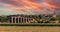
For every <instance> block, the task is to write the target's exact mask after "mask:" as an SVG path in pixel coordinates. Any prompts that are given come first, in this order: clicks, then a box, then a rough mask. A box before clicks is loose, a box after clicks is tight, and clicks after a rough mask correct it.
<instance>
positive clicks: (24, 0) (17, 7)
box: [0, 0, 60, 14]
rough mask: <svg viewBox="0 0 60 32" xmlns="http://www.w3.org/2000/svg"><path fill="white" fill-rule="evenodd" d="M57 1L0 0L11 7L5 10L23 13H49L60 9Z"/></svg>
mask: <svg viewBox="0 0 60 32" xmlns="http://www.w3.org/2000/svg"><path fill="white" fill-rule="evenodd" d="M59 3H60V0H0V4H2V5H4V6H6V7H9V8H11V10H5V11H11V12H16V13H21V12H22V13H23V14H40V13H43V14H47V13H48V14H49V13H52V11H54V10H55V11H56V10H58V9H60V4H59ZM24 12H25V13H24Z"/></svg>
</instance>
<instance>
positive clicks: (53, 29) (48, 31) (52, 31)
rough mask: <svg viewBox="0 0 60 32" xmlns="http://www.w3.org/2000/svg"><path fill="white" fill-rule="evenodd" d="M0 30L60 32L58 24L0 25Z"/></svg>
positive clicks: (7, 31)
mask: <svg viewBox="0 0 60 32" xmlns="http://www.w3.org/2000/svg"><path fill="white" fill-rule="evenodd" d="M0 32H60V27H59V26H0Z"/></svg>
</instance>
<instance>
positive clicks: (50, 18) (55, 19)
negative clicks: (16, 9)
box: [0, 15, 60, 23]
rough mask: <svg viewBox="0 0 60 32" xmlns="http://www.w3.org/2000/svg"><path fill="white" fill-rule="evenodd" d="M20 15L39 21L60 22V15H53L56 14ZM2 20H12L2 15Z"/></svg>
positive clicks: (0, 17) (0, 19)
mask: <svg viewBox="0 0 60 32" xmlns="http://www.w3.org/2000/svg"><path fill="white" fill-rule="evenodd" d="M9 16H11V15H9ZM17 16H18V15H17ZM20 16H23V17H31V18H34V19H35V20H36V21H37V23H60V15H56V17H53V16H54V15H20ZM0 22H1V23H9V22H10V20H9V19H8V16H0Z"/></svg>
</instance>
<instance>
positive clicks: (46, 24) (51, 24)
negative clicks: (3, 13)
mask: <svg viewBox="0 0 60 32" xmlns="http://www.w3.org/2000/svg"><path fill="white" fill-rule="evenodd" d="M0 26H60V23H30V24H28V23H27V24H26V23H22V24H21V23H20V24H0Z"/></svg>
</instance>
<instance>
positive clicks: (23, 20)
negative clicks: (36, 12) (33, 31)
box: [10, 16, 34, 23]
mask: <svg viewBox="0 0 60 32" xmlns="http://www.w3.org/2000/svg"><path fill="white" fill-rule="evenodd" d="M30 22H34V19H33V18H30V17H21V16H11V17H10V23H30Z"/></svg>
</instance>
